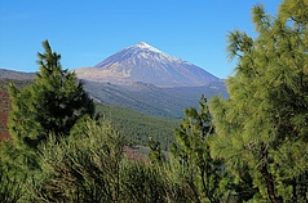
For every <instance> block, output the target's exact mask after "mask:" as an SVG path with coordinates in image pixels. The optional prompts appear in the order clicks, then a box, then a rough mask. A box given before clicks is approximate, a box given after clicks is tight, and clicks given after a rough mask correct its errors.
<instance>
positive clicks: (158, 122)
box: [96, 105, 180, 150]
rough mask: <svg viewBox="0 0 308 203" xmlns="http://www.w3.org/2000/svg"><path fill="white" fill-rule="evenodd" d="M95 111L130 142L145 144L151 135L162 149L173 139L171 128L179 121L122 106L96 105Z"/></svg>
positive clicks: (165, 148)
mask: <svg viewBox="0 0 308 203" xmlns="http://www.w3.org/2000/svg"><path fill="white" fill-rule="evenodd" d="M96 112H97V113H99V114H101V115H103V117H104V118H105V119H107V120H110V121H111V123H112V124H113V125H114V127H115V128H116V129H118V130H119V131H121V132H122V133H123V134H125V137H126V139H127V141H128V142H129V143H130V144H132V145H143V146H146V145H147V143H148V140H149V138H150V137H151V138H152V139H153V140H155V141H157V142H159V143H160V147H161V149H163V150H167V149H168V146H169V145H170V144H171V143H173V142H174V141H175V139H174V136H173V134H172V133H173V129H175V128H176V127H177V126H178V125H179V123H180V121H179V120H175V119H167V118H163V117H155V116H149V115H146V114H143V113H139V112H137V111H134V110H131V109H128V108H124V107H116V106H106V105H96Z"/></svg>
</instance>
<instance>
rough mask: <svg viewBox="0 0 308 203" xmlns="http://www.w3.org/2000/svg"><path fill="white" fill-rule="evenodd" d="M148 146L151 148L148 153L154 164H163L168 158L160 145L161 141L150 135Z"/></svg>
mask: <svg viewBox="0 0 308 203" xmlns="http://www.w3.org/2000/svg"><path fill="white" fill-rule="evenodd" d="M148 147H149V148H150V150H151V151H150V152H149V154H148V158H149V159H150V162H151V163H152V164H155V163H158V164H162V163H163V162H164V161H165V160H166V157H165V155H164V154H163V152H162V149H161V147H160V142H155V141H154V140H153V138H152V137H150V138H149V141H148Z"/></svg>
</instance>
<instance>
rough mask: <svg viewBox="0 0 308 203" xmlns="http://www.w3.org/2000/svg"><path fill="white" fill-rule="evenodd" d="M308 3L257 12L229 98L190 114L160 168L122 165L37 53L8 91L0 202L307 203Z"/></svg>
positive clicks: (107, 128)
mask: <svg viewBox="0 0 308 203" xmlns="http://www.w3.org/2000/svg"><path fill="white" fill-rule="evenodd" d="M307 7H308V1H306V0H303V1H293V0H284V1H283V3H282V4H281V5H280V7H279V12H278V14H277V17H275V18H274V17H272V16H269V15H268V14H266V13H265V12H264V9H263V7H262V6H255V7H254V8H253V22H254V24H255V25H256V30H257V32H258V37H257V38H255V39H253V38H251V37H249V36H248V35H247V34H245V33H242V32H239V31H235V32H233V33H231V34H230V35H229V46H228V49H229V52H230V57H231V58H236V59H237V60H238V64H237V67H236V69H235V73H234V75H233V76H231V77H230V78H229V79H228V81H227V84H228V89H229V93H230V98H228V99H224V98H221V97H216V98H214V99H212V100H211V101H210V102H209V103H208V102H207V99H206V98H205V97H204V96H202V97H201V99H200V101H199V109H196V108H187V109H185V110H184V113H185V118H184V119H183V120H182V122H181V124H180V125H179V126H178V127H177V128H176V129H175V130H174V136H175V138H176V141H175V142H174V144H173V145H172V146H171V147H170V150H169V153H168V155H167V156H165V154H164V153H162V149H161V144H160V143H159V142H157V141H155V140H154V139H150V140H149V143H148V146H149V147H150V149H151V152H150V153H149V156H148V159H147V160H146V161H136V160H132V159H131V158H129V157H128V156H127V154H126V153H125V150H124V149H125V146H126V145H127V140H125V134H124V133H123V132H119V131H117V130H116V129H115V128H114V127H113V126H112V125H111V124H110V122H109V121H108V120H106V119H104V118H102V117H101V116H99V115H97V114H95V110H94V105H93V102H92V100H90V99H89V98H88V96H87V94H86V93H85V92H84V90H83V87H82V84H81V83H78V82H77V80H76V76H75V74H74V73H71V72H68V71H66V70H62V67H61V65H60V63H59V60H60V55H58V54H57V53H55V52H52V50H51V48H50V46H49V43H48V42H47V41H45V42H43V46H44V49H45V53H42V54H41V53H39V54H38V56H39V61H38V63H39V65H40V72H39V73H37V75H36V79H35V82H34V83H33V84H32V85H30V86H28V87H26V88H24V89H23V90H22V91H21V90H19V89H17V88H15V87H14V86H11V87H10V96H11V100H12V109H11V111H10V116H9V131H10V134H11V136H12V139H11V140H8V141H4V142H1V143H0V145H1V147H0V152H1V156H0V182H1V184H0V201H1V202H117V203H118V202H166V203H169V202H197V203H222V202H224V203H233V202H249V203H252V202H264V203H266V202H271V203H283V202H285V203H287V202H290V203H291V202H292V203H293V202H295V203H304V202H308V179H307V177H308V165H307V163H308V153H307V150H308V145H307V142H308V139H307V136H308V125H307V123H308V111H307V110H308V97H307V95H308V94H307V93H308V65H307V64H308V52H307V50H308V31H307V26H308V13H307Z"/></svg>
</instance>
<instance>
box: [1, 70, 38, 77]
mask: <svg viewBox="0 0 308 203" xmlns="http://www.w3.org/2000/svg"><path fill="white" fill-rule="evenodd" d="M34 77H35V74H34V73H24V72H20V71H13V70H6V69H0V79H3V78H5V79H12V80H32V79H34Z"/></svg>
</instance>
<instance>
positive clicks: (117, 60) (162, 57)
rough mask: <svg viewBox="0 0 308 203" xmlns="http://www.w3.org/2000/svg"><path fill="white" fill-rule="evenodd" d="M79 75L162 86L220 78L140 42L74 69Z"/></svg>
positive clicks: (190, 83)
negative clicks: (100, 60)
mask: <svg viewBox="0 0 308 203" xmlns="http://www.w3.org/2000/svg"><path fill="white" fill-rule="evenodd" d="M75 72H76V74H77V77H78V78H80V79H85V80H91V81H97V82H109V83H115V84H131V83H135V82H143V83H151V84H154V85H156V86H159V87H179V86H183V87H185V86H202V85H207V84H209V83H211V82H216V81H218V80H219V79H218V78H217V77H215V76H213V75H211V74H210V73H208V72H206V71H205V70H203V69H202V68H200V67H198V66H195V65H193V64H191V63H188V62H186V61H183V60H182V59H180V58H177V57H174V56H172V55H169V54H167V53H164V52H163V51H160V50H159V49H157V48H155V47H153V46H151V45H149V44H147V43H146V42H140V43H138V44H135V45H133V46H129V47H127V48H124V49H123V50H121V51H119V52H117V53H115V54H114V55H112V56H110V57H108V58H107V59H105V60H104V61H102V62H100V63H98V64H97V65H96V66H94V67H93V68H80V69H76V70H75Z"/></svg>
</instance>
